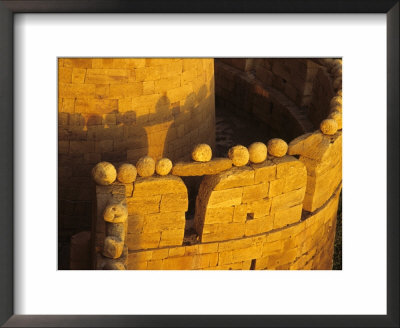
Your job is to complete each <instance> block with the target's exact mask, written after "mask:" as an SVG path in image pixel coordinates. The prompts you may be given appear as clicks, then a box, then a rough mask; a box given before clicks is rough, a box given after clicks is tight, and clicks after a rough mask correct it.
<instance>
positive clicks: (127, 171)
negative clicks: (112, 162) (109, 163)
mask: <svg viewBox="0 0 400 328" xmlns="http://www.w3.org/2000/svg"><path fill="white" fill-rule="evenodd" d="M136 175H137V170H136V167H135V166H134V165H132V164H129V163H124V164H122V165H120V166H119V167H118V170H117V179H118V181H119V182H122V183H132V182H133V181H135V179H136Z"/></svg>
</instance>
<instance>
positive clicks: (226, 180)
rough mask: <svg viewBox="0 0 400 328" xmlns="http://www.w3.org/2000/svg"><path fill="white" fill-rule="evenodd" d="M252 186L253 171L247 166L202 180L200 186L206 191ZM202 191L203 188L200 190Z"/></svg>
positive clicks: (234, 168)
mask: <svg viewBox="0 0 400 328" xmlns="http://www.w3.org/2000/svg"><path fill="white" fill-rule="evenodd" d="M252 184H254V170H253V169H252V168H251V167H248V166H242V167H232V168H231V169H230V170H227V171H224V172H221V173H219V174H216V175H212V176H211V175H210V176H206V177H204V178H203V181H202V183H201V185H202V186H203V187H205V188H206V189H208V190H210V191H211V190H223V189H230V188H236V187H243V186H249V185H252ZM202 189H203V188H202Z"/></svg>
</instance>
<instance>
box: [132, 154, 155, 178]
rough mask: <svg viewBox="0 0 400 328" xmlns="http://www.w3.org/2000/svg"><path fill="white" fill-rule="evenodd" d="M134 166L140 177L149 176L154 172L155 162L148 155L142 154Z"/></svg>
mask: <svg viewBox="0 0 400 328" xmlns="http://www.w3.org/2000/svg"><path fill="white" fill-rule="evenodd" d="M136 168H137V173H138V174H139V175H140V176H141V177H149V176H152V175H153V174H154V171H155V169H156V163H155V162H154V159H153V158H151V157H150V156H144V157H142V158H140V159H139V160H138V161H137V163H136Z"/></svg>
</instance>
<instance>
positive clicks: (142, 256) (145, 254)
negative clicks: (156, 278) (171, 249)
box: [128, 251, 153, 263]
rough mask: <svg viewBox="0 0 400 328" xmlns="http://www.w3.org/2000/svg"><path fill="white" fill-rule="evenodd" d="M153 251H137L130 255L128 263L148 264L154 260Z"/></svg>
mask: <svg viewBox="0 0 400 328" xmlns="http://www.w3.org/2000/svg"><path fill="white" fill-rule="evenodd" d="M152 256H153V251H135V252H130V253H129V254H128V261H129V262H130V263H133V262H147V261H150V260H151V259H152Z"/></svg>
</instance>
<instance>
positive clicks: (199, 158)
mask: <svg viewBox="0 0 400 328" xmlns="http://www.w3.org/2000/svg"><path fill="white" fill-rule="evenodd" d="M211 157H212V149H211V147H210V146H209V145H207V144H198V145H196V146H195V147H194V148H193V151H192V159H193V160H194V161H196V162H208V161H209V160H211Z"/></svg>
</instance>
